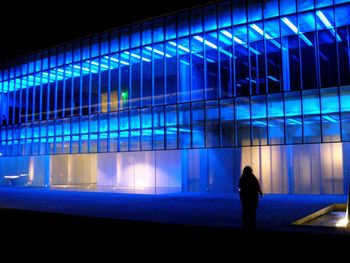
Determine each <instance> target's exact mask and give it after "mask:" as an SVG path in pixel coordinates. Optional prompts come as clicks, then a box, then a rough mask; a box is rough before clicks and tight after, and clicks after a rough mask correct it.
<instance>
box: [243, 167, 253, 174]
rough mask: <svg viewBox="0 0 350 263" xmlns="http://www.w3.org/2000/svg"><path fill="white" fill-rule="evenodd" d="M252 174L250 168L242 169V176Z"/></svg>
mask: <svg viewBox="0 0 350 263" xmlns="http://www.w3.org/2000/svg"><path fill="white" fill-rule="evenodd" d="M252 173H253V169H252V167H250V166H246V167H244V169H243V174H252Z"/></svg>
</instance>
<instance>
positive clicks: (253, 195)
mask: <svg viewBox="0 0 350 263" xmlns="http://www.w3.org/2000/svg"><path fill="white" fill-rule="evenodd" d="M259 194H260V196H261V197H262V191H261V188H260V184H259V181H258V179H256V177H255V175H254V174H253V169H252V168H251V167H250V166H246V167H244V169H243V174H242V176H241V178H240V179H239V197H240V199H241V203H242V223H243V228H245V229H255V227H256V209H257V208H258V199H259Z"/></svg>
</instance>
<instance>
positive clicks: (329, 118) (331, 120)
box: [322, 115, 338, 123]
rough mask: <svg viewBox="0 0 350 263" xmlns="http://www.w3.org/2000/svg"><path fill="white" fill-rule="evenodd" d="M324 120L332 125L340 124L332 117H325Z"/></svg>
mask: <svg viewBox="0 0 350 263" xmlns="http://www.w3.org/2000/svg"><path fill="white" fill-rule="evenodd" d="M322 118H323V119H325V120H327V121H329V122H332V123H338V121H337V120H335V119H333V118H332V117H331V116H328V115H323V116H322Z"/></svg>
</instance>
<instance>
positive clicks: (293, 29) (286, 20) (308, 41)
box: [281, 17, 313, 47]
mask: <svg viewBox="0 0 350 263" xmlns="http://www.w3.org/2000/svg"><path fill="white" fill-rule="evenodd" d="M281 20H282V22H283V23H285V24H286V25H287V26H288V27H289V28H290V29H291V30H292V31H293V32H294V33H295V34H297V35H299V36H300V38H301V39H302V40H304V42H305V43H306V44H307V45H308V46H310V47H312V46H313V45H312V43H311V41H310V40H309V39H308V38H307V37H306V36H304V34H303V33H302V32H300V31H299V29H298V28H297V27H296V26H295V25H294V24H293V23H292V22H291V21H290V20H289V19H288V18H287V17H282V18H281Z"/></svg>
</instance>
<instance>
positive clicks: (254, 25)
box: [250, 24, 272, 39]
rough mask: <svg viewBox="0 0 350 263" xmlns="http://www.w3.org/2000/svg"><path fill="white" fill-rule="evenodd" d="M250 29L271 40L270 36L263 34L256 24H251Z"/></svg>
mask: <svg viewBox="0 0 350 263" xmlns="http://www.w3.org/2000/svg"><path fill="white" fill-rule="evenodd" d="M250 27H251V28H253V29H254V30H255V31H256V32H258V33H259V34H260V35H262V36H263V37H265V38H266V39H272V37H271V36H270V35H268V34H267V33H264V31H263V30H262V29H261V28H260V27H258V26H257V25H256V24H251V25H250Z"/></svg>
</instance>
